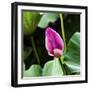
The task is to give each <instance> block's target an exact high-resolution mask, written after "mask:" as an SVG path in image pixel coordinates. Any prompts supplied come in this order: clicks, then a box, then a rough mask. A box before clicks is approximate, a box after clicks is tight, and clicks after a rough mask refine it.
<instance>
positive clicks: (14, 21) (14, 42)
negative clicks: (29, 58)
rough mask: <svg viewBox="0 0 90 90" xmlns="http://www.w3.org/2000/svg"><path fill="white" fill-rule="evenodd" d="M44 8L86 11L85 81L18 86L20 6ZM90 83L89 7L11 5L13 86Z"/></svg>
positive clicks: (22, 3) (32, 4)
mask: <svg viewBox="0 0 90 90" xmlns="http://www.w3.org/2000/svg"><path fill="white" fill-rule="evenodd" d="M20 5H23V6H37V7H38V6H39V7H40V6H44V7H59V8H75V9H84V10H85V29H86V31H85V46H86V47H85V60H86V62H85V80H78V81H64V82H47V83H34V84H29V83H28V84H18V81H17V80H18V74H17V70H18V59H17V57H18V52H17V49H18V22H17V21H18V16H17V15H18V12H17V11H18V6H20ZM87 82H88V7H87V6H73V5H58V4H43V3H28V2H27V3H25V2H14V3H12V4H11V86H13V87H24V86H41V85H58V84H74V83H87Z"/></svg>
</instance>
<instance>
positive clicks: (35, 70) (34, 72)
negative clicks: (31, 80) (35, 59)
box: [24, 65, 42, 77]
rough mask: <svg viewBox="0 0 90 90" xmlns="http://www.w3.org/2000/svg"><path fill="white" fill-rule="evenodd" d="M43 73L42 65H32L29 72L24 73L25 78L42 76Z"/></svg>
mask: <svg viewBox="0 0 90 90" xmlns="http://www.w3.org/2000/svg"><path fill="white" fill-rule="evenodd" d="M41 72H42V69H41V67H40V65H32V66H31V67H30V68H29V69H28V70H26V71H24V77H35V76H41Z"/></svg>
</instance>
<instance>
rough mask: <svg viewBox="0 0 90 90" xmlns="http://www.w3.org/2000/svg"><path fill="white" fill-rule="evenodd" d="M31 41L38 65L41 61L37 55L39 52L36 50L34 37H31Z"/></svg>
mask: <svg viewBox="0 0 90 90" xmlns="http://www.w3.org/2000/svg"><path fill="white" fill-rule="evenodd" d="M31 41H32V47H33V50H34V53H35V56H36V59H37V62H38V64H40V59H39V56H38V53H37V50H36V46H35V42H34V39H33V36H31Z"/></svg>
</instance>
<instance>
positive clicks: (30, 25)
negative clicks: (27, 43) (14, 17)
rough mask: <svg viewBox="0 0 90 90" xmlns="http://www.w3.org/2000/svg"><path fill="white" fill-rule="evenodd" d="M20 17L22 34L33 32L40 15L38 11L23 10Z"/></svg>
mask: <svg viewBox="0 0 90 90" xmlns="http://www.w3.org/2000/svg"><path fill="white" fill-rule="evenodd" d="M22 17H23V23H22V24H23V29H24V34H26V35H30V34H32V33H34V32H35V30H36V27H37V25H38V22H39V20H40V17H41V15H40V14H39V13H38V12H32V11H23V14H22Z"/></svg>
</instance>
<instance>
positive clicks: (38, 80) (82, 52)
mask: <svg viewBox="0 0 90 90" xmlns="http://www.w3.org/2000/svg"><path fill="white" fill-rule="evenodd" d="M23 9H24V10H35V11H36V10H39V11H57V12H72V13H73V12H74V13H81V15H80V47H81V48H80V56H81V57H80V75H79V76H77V75H76V76H71V75H70V76H60V77H39V78H38V77H37V78H36V77H35V78H31V77H30V78H23V79H22V75H21V67H22V65H21V44H22V42H21V32H22V28H21V27H22V26H21V25H22V24H21V16H22V15H21V14H22V10H23ZM79 80H85V10H84V9H83V10H82V9H73V8H72V9H71V8H56V7H41V6H40V7H39V6H38V7H36V6H18V84H32V83H48V82H65V81H79Z"/></svg>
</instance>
